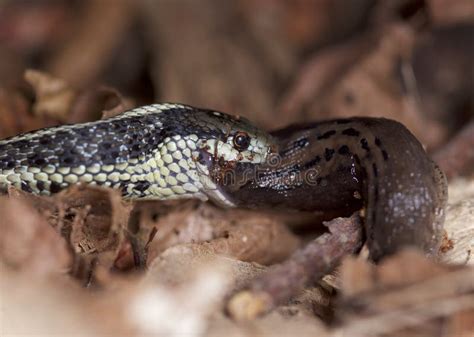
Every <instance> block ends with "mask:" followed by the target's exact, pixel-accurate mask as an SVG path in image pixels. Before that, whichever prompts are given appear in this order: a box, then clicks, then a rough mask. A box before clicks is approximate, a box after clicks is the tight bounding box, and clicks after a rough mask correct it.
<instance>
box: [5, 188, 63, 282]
mask: <svg viewBox="0 0 474 337" xmlns="http://www.w3.org/2000/svg"><path fill="white" fill-rule="evenodd" d="M0 214H1V217H0V232H1V233H2V235H0V259H1V260H2V261H3V263H5V264H6V265H8V266H10V267H12V268H14V269H17V270H22V271H25V272H27V273H31V274H33V275H35V276H43V275H48V274H53V273H55V274H58V273H65V272H67V271H68V270H69V268H70V266H71V262H72V259H71V253H70V251H69V248H68V245H67V242H66V241H65V240H64V239H63V238H62V237H61V236H60V234H59V233H57V232H56V231H55V230H54V229H53V228H52V227H51V226H50V225H49V224H48V223H47V221H46V219H45V218H43V217H42V216H41V215H40V214H39V213H38V212H37V211H36V210H35V209H34V208H33V207H32V206H30V205H29V204H28V203H26V202H24V201H21V200H19V199H10V200H9V199H8V198H6V197H0Z"/></svg>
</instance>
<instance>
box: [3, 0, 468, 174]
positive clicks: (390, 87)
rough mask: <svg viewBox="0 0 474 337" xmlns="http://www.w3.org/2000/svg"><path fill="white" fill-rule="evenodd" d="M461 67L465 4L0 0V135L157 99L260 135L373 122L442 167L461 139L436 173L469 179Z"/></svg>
mask: <svg viewBox="0 0 474 337" xmlns="http://www.w3.org/2000/svg"><path fill="white" fill-rule="evenodd" d="M473 60H474V1H472V0H384V1H376V0H313V1H312V0H261V1H252V0H235V1H219V0H200V1H192V0H174V1H172V0H140V1H138V0H3V1H0V137H7V136H11V135H13V134H16V133H19V132H22V131H26V130H30V129H35V128H38V127H42V126H48V125H53V124H58V123H71V122H82V121H86V120H92V119H97V118H100V117H101V114H102V112H103V111H104V110H106V111H108V110H111V109H112V110H113V109H119V110H120V109H125V108H128V107H132V106H137V105H143V104H148V103H152V102H165V101H172V102H182V103H187V104H191V105H195V106H200V107H206V108H212V109H216V110H222V111H225V112H228V113H233V114H239V115H244V116H246V117H248V118H250V119H251V120H252V121H254V122H255V123H257V124H259V125H260V126H262V127H265V128H267V129H275V128H279V127H283V126H286V125H288V124H291V123H295V122H302V121H309V120H318V119H327V118H336V117H345V116H353V115H369V116H385V117H388V118H393V119H397V120H399V121H401V122H403V123H404V124H405V125H407V127H408V128H409V129H411V131H412V132H414V133H415V134H416V136H417V137H418V138H419V139H420V140H421V141H422V143H423V144H424V145H425V146H426V147H427V149H428V151H430V152H432V153H433V155H434V156H435V157H436V156H438V158H439V159H440V160H441V161H442V160H443V159H444V158H447V155H446V153H447V152H446V151H447V150H446V149H445V148H443V147H445V146H447V144H448V143H449V141H452V140H453V139H455V137H456V136H457V135H459V134H460V132H461V136H460V137H461V139H462V140H463V141H464V143H461V145H459V144H457V145H456V146H457V147H456V146H455V150H457V151H458V152H461V155H460V154H459V153H457V157H456V156H455V158H454V159H452V158H451V159H450V160H449V163H445V164H443V163H441V165H448V166H449V165H453V162H456V165H457V166H456V168H455V169H453V168H450V167H444V168H445V170H447V171H448V174H451V173H450V170H453V172H454V173H452V175H456V174H459V173H461V174H465V173H466V170H467V172H468V174H469V173H470V169H472V167H474V161H471V162H470V163H469V164H466V163H465V157H466V156H467V157H469V156H470V157H473V156H474V155H473V154H472V151H473V150H472V147H471V146H470V145H469V146H467V145H466V141H467V142H468V144H471V145H472V137H473V136H471V135H472V134H474V128H473V127H472V125H470V124H469V123H470V121H471V120H472V116H473V110H474V104H473V102H474V98H473V91H474V89H473V88H474V85H473V83H474V82H473V81H474V68H473ZM38 71H40V72H38ZM462 132H464V134H462ZM466 139H467V140H466ZM469 142H471V143H469ZM460 146H461V149H462V151H461V150H459V149H460ZM437 151H442V152H438V153H441V154H437ZM443 151H444V152H443ZM466 151H468V152H469V151H470V152H469V153H467V152H466ZM451 154H452V147H451ZM460 156H461V157H463V159H462V160H461V159H460V158H459V157H460ZM471 159H472V158H471ZM463 160H464V162H463V163H461V164H459V163H458V162H459V161H463Z"/></svg>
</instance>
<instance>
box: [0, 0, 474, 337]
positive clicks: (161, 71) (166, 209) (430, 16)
mask: <svg viewBox="0 0 474 337" xmlns="http://www.w3.org/2000/svg"><path fill="white" fill-rule="evenodd" d="M473 32H474V7H473V3H472V1H470V0H456V1H451V0H427V1H417V0H393V1H370V0H359V1H346V0H321V1H306V0H305V1H302V0H294V1H290V2H288V1H283V0H272V1H260V2H259V1H248V0H239V1H232V2H230V1H227V2H226V1H219V0H203V1H199V2H192V1H163V0H140V1H133V0H117V1H115V2H114V5H113V6H112V5H111V4H110V3H109V2H108V1H103V0H85V1H66V0H44V1H39V2H34V3H33V2H31V1H14V0H6V1H3V2H2V5H1V6H0V60H1V61H0V139H3V138H7V137H11V136H14V135H17V134H20V133H22V132H26V131H30V130H34V129H39V128H43V127H49V126H54V125H59V124H64V123H83V122H88V121H93V120H98V119H101V118H108V117H112V116H115V115H117V114H119V113H121V112H123V111H125V110H128V109H130V108H133V107H135V106H138V105H143V104H149V103H154V102H165V101H168V102H169V101H177V102H182V103H186V104H191V105H196V106H201V107H207V108H211V109H217V110H222V111H225V112H228V113H233V114H238V115H241V116H245V117H248V118H249V119H250V120H252V121H253V122H256V123H257V124H259V125H260V126H262V127H264V128H266V129H269V130H271V129H275V128H279V127H282V126H287V125H289V124H292V123H300V122H302V123H306V122H310V121H314V120H318V119H328V118H339V117H347V116H353V115H365V116H367V115H369V116H378V117H386V118H392V119H396V120H398V121H401V122H402V123H404V124H405V125H406V126H407V127H408V128H409V129H410V130H411V131H412V132H413V133H414V134H415V135H416V136H417V138H418V139H420V140H421V142H422V143H423V145H424V146H425V147H426V148H427V151H428V152H429V153H431V154H433V158H434V159H435V160H436V161H437V162H438V164H439V165H440V167H441V168H442V169H443V170H444V171H445V172H446V173H447V175H448V176H449V179H450V186H449V201H448V207H447V209H446V221H445V225H444V229H445V236H444V241H443V244H442V246H441V250H440V253H439V260H438V261H433V260H428V259H426V258H425V257H423V256H421V255H420V253H418V252H416V251H413V250H407V251H401V252H399V253H398V254H396V255H394V256H391V257H390V258H387V259H385V260H383V261H382V262H381V263H380V264H379V265H374V264H372V263H370V262H368V261H367V248H366V247H365V246H363V247H361V245H362V244H363V237H362V233H361V229H362V227H361V224H360V221H359V220H360V219H359V218H358V216H357V215H353V216H352V217H350V218H336V219H332V220H331V219H328V218H327V216H325V214H320V213H307V214H300V213H293V212H285V211H281V210H271V211H264V210H245V209H222V208H220V207H218V206H216V205H213V204H210V203H202V202H201V201H196V200H180V201H178V200H175V201H165V202H160V201H146V202H128V201H124V200H122V198H121V194H120V192H118V191H116V190H111V189H107V188H100V187H97V186H84V185H78V186H74V187H72V188H69V189H67V190H64V191H62V192H60V193H58V194H55V195H53V196H50V197H46V196H35V195H31V194H27V193H24V192H22V191H18V190H15V189H10V190H9V191H8V195H5V196H0V233H1V234H0V279H1V280H2V287H1V290H0V298H1V301H2V308H3V309H5V308H7V309H5V310H2V315H1V317H0V326H1V334H2V336H3V335H5V336H13V335H19V334H22V335H26V334H28V335H45V336H46V335H47V336H49V335H52V334H57V335H70V334H76V335H87V336H104V335H146V334H149V335H166V336H182V335H183V334H186V335H190V336H222V335H232V336H256V335H269V336H270V335H295V336H321V337H330V336H331V337H336V336H342V335H347V336H397V337H405V336H434V335H436V336H442V337H448V336H471V335H472V333H473V331H474V326H473V322H474V283H473V280H474V265H473V263H474V262H473V261H474V259H473V258H472V255H473V254H474V181H473V177H474V175H473V150H472V149H473V145H474V143H473V140H474V132H472V129H473V120H472V118H473V116H474V113H473V112H474V105H473V99H472V88H473V86H474V85H473V77H472V76H469V74H472V69H473V58H472V52H473V46H474V44H473V43H472V36H473ZM323 220H331V221H328V222H326V223H325V224H326V225H327V226H328V227H329V231H328V228H324V226H323V224H322V221H323ZM348 255H349V256H348Z"/></svg>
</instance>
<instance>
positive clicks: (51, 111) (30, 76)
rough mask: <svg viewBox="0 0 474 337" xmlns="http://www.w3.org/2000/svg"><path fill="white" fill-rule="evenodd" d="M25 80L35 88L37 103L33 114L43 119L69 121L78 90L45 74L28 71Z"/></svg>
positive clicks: (61, 80)
mask: <svg viewBox="0 0 474 337" xmlns="http://www.w3.org/2000/svg"><path fill="white" fill-rule="evenodd" d="M25 80H26V81H27V82H28V83H29V84H31V85H32V86H33V89H34V91H35V95H36V102H35V104H34V105H33V112H34V113H35V114H36V115H38V116H42V117H45V116H46V117H50V118H53V119H56V120H58V121H63V122H65V121H67V118H68V115H69V111H70V109H71V104H72V102H73V101H74V99H75V97H76V90H75V89H73V88H72V87H71V86H70V85H69V84H68V83H67V82H66V81H64V80H63V79H60V78H56V77H53V76H51V75H49V74H47V73H45V72H41V71H37V70H31V69H30V70H26V72H25Z"/></svg>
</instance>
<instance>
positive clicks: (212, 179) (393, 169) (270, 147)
mask: <svg viewBox="0 0 474 337" xmlns="http://www.w3.org/2000/svg"><path fill="white" fill-rule="evenodd" d="M77 183H86V184H95V185H102V186H107V187H112V188H116V189H120V190H121V191H122V194H123V196H124V198H128V199H134V200H137V199H159V200H163V199H173V198H199V199H201V200H207V199H210V200H213V201H215V202H217V203H219V204H223V205H226V206H239V207H252V208H287V209H294V210H301V211H324V212H328V213H330V214H331V215H333V216H338V215H339V216H341V215H348V214H350V213H352V212H353V211H355V210H358V209H361V208H364V211H365V228H366V236H367V242H368V246H369V250H370V254H371V257H372V259H374V260H378V259H380V258H381V257H383V256H385V255H387V254H390V253H393V252H394V251H396V250H397V249H399V248H400V247H402V246H417V247H419V248H421V249H423V250H424V251H426V252H427V253H429V254H433V255H434V254H436V251H437V248H438V245H439V241H440V238H441V232H442V224H443V220H444V207H445V203H446V198H447V196H446V180H445V178H444V175H443V173H442V172H441V171H440V170H439V169H438V168H437V167H436V165H435V164H433V162H432V161H431V160H430V159H429V158H428V156H427V155H426V153H425V152H424V150H423V148H422V146H421V144H420V143H419V142H418V140H417V139H416V138H415V137H414V136H413V135H412V134H411V133H410V132H409V131H408V130H407V129H406V128H405V127H404V126H403V125H401V124H399V123H397V122H394V121H391V120H387V119H377V118H351V119H344V120H335V121H328V122H321V123H314V124H309V125H299V126H292V127H289V128H286V129H283V130H279V131H276V132H274V133H272V134H268V133H266V132H264V131H262V130H259V129H258V128H256V127H254V126H252V125H251V124H250V123H249V122H248V121H246V120H245V119H242V118H237V117H232V116H229V115H226V114H223V113H220V112H216V111H211V110H204V109H197V108H193V107H190V106H185V105H180V104H154V105H149V106H145V107H141V108H137V109H134V110H130V111H127V112H125V113H123V114H121V115H119V116H116V117H113V118H110V119H106V120H101V121H96V122H91V123H85V124H78V125H66V126H59V127H54V128H48V129H42V130H37V131H34V132H30V133H26V134H23V135H19V136H16V137H12V138H9V139H5V140H1V141H0V192H1V191H4V192H5V191H6V190H7V188H8V187H9V186H14V187H16V188H19V189H22V190H24V191H26V192H31V193H36V194H42V195H49V194H52V193H55V192H58V191H60V190H62V189H64V188H66V187H68V186H70V185H72V184H77Z"/></svg>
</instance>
